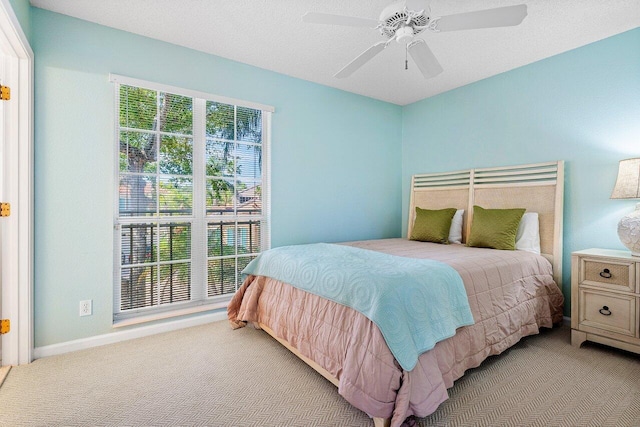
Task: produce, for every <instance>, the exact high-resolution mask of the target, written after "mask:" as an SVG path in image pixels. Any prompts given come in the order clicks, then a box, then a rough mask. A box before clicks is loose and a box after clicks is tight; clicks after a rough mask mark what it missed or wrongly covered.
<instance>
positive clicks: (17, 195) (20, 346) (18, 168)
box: [0, 0, 34, 365]
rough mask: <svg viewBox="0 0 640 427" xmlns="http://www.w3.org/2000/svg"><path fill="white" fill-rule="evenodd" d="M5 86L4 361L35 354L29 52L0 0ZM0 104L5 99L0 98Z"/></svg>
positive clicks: (0, 45) (5, 0) (4, 1)
mask: <svg viewBox="0 0 640 427" xmlns="http://www.w3.org/2000/svg"><path fill="white" fill-rule="evenodd" d="M0 51H1V52H2V53H3V54H4V55H5V58H6V62H5V71H6V76H5V78H4V79H3V84H4V85H5V86H9V87H10V88H11V100H10V101H6V102H7V103H6V104H5V106H4V107H5V108H4V112H5V115H4V123H5V126H4V135H3V141H4V147H3V149H2V152H3V154H4V159H3V160H4V161H3V169H4V170H3V173H4V176H3V181H4V187H5V188H4V189H3V191H4V194H3V197H4V199H5V200H2V201H3V202H9V203H11V216H9V217H6V218H3V219H2V222H1V223H0V226H1V227H2V248H1V250H2V252H1V256H2V283H1V286H2V317H3V318H8V319H9V320H10V321H11V331H10V332H9V333H8V334H5V335H2V338H1V339H2V363H3V364H4V365H19V364H25V363H30V362H31V360H32V358H33V344H34V340H33V194H34V193H33V180H34V173H33V172H34V169H33V103H34V102H33V80H34V78H33V59H34V55H33V51H32V50H31V47H30V46H29V42H28V40H27V37H26V36H25V34H24V32H23V31H22V27H21V26H20V23H19V22H18V19H17V17H16V15H15V13H14V11H13V8H12V7H11V4H10V2H9V0H0ZM3 102H4V101H3Z"/></svg>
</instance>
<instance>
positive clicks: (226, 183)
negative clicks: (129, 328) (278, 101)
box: [112, 76, 273, 320]
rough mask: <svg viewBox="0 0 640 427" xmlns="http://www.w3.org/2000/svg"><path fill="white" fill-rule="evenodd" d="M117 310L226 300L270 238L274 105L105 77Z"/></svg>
mask: <svg viewBox="0 0 640 427" xmlns="http://www.w3.org/2000/svg"><path fill="white" fill-rule="evenodd" d="M112 81H114V82H115V87H116V104H117V123H116V149H115V151H116V153H117V156H118V172H117V183H116V187H117V190H116V194H117V197H118V203H117V206H116V212H115V225H116V226H115V236H114V237H115V239H114V241H115V242H116V248H115V250H116V252H117V254H116V255H117V256H116V257H115V259H116V265H115V270H116V274H115V276H114V277H115V282H116V283H115V292H114V295H115V298H114V300H115V304H114V319H115V320H119V319H125V318H129V317H137V316H141V315H146V314H153V313H157V312H160V311H162V312H165V311H167V312H169V311H175V310H177V309H181V308H189V307H192V306H207V308H208V307H209V306H213V305H214V304H218V305H221V304H224V303H226V301H228V300H229V298H230V296H231V295H232V294H233V293H234V292H235V291H236V289H237V288H238V286H239V285H240V284H241V283H240V281H241V279H242V277H241V271H242V269H243V268H244V267H245V266H246V265H247V264H248V263H249V261H251V260H252V259H253V258H255V257H256V256H257V254H258V253H259V252H260V251H262V250H264V249H266V248H268V246H269V221H268V211H269V209H268V207H269V203H268V195H269V185H268V184H269V175H268V170H267V169H268V168H267V166H268V162H267V159H268V153H269V150H268V140H269V125H270V116H271V112H272V111H273V108H271V107H267V106H261V105H255V104H251V103H248V102H243V101H237V100H229V99H226V98H219V97H215V96H212V95H208V94H202V93H199V92H192V91H188V90H183V89H178V88H173V87H167V86H163V85H157V84H153V83H149V82H143V81H139V80H135V79H129V78H126V77H121V76H112Z"/></svg>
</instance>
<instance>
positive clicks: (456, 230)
mask: <svg viewBox="0 0 640 427" xmlns="http://www.w3.org/2000/svg"><path fill="white" fill-rule="evenodd" d="M463 215H464V209H458V210H457V211H456V213H455V215H453V218H452V219H451V228H450V229H449V243H462V216H463Z"/></svg>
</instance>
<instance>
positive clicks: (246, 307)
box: [228, 239, 564, 426]
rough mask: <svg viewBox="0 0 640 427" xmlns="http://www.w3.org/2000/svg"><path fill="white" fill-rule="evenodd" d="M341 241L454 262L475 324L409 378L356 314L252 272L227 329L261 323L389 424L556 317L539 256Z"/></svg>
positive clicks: (556, 298) (430, 405) (555, 298)
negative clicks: (329, 374) (230, 326)
mask: <svg viewBox="0 0 640 427" xmlns="http://www.w3.org/2000/svg"><path fill="white" fill-rule="evenodd" d="M346 244H348V245H351V246H356V247H361V248H365V249H371V250H377V251H380V252H385V253H389V254H393V255H399V256H407V257H413V258H431V259H435V260H438V261H442V262H445V263H447V264H449V265H451V266H452V267H453V268H455V269H456V270H457V271H458V273H460V275H461V276H462V279H463V281H464V284H465V288H466V290H467V294H468V296H469V304H470V306H471V311H472V313H473V316H474V320H475V322H476V323H475V324H474V325H471V326H466V327H463V328H459V329H458V331H457V332H456V335H455V336H453V337H451V338H449V339H446V340H444V341H441V342H439V343H438V344H436V346H435V347H434V348H433V349H432V350H430V351H427V352H425V353H423V354H422V355H421V356H420V358H419V359H418V364H417V365H416V367H415V368H414V369H413V370H411V371H409V372H407V371H404V370H403V369H402V368H400V366H399V365H398V363H397V362H396V361H395V359H394V358H393V355H392V354H391V352H390V350H389V348H388V347H387V345H386V344H385V341H384V338H383V337H382V334H381V333H380V331H379V330H378V328H377V326H376V325H375V324H373V323H372V322H371V321H370V320H369V319H367V318H366V317H364V316H363V315H362V314H360V313H358V312H357V311H355V310H353V309H350V308H348V307H345V306H342V305H339V304H336V303H334V302H331V301H329V300H326V299H323V298H320V297H318V296H315V295H312V294H309V293H307V292H304V291H301V290H298V289H296V288H294V287H293V286H290V285H287V284H285V283H282V282H279V281H276V280H273V279H269V278H266V277H255V276H249V277H248V278H247V279H246V280H245V282H244V284H243V285H242V287H241V288H240V289H239V290H238V292H237V293H236V295H235V296H234V298H233V300H232V301H231V303H230V304H229V307H228V314H229V320H230V322H231V324H232V326H233V327H241V326H244V324H245V323H244V322H260V323H263V324H265V325H267V326H268V327H269V328H271V329H272V330H273V331H274V332H275V334H276V335H277V336H278V337H280V338H283V339H285V340H286V341H287V342H289V343H290V344H291V345H292V346H294V347H295V348H297V349H298V350H299V351H300V352H301V353H302V354H303V355H305V356H307V357H309V358H310V359H312V360H314V361H315V362H316V363H318V364H319V365H320V366H322V367H323V368H324V369H326V370H327V371H328V372H330V373H331V374H332V375H333V376H334V377H335V378H337V379H338V381H339V386H338V392H339V393H340V394H341V395H342V396H343V397H344V398H345V399H346V400H347V401H349V402H350V403H351V404H352V405H354V406H355V407H357V408H359V409H361V410H362V411H364V412H366V413H368V414H369V415H371V416H374V417H381V418H391V425H392V426H400V425H401V424H402V423H403V421H404V420H405V419H406V418H407V417H408V416H411V415H416V416H418V417H424V416H426V415H429V414H431V413H432V412H434V411H435V410H436V409H437V407H438V406H439V405H440V404H441V403H442V402H443V401H445V400H446V399H447V398H448V394H447V389H448V388H450V387H451V386H453V382H454V381H455V380H456V379H458V378H460V377H461V376H462V375H463V374H464V372H465V371H466V370H467V369H469V368H473V367H476V366H478V365H480V363H481V362H482V361H483V360H484V359H486V358H487V357H488V356H490V355H494V354H499V353H501V352H503V351H504V350H505V349H507V348H509V347H511V346H512V345H514V344H515V343H517V342H518V341H519V340H520V339H521V338H522V337H524V336H527V335H532V334H536V333H538V329H539V327H551V326H553V324H554V323H558V322H560V321H561V320H562V305H563V302H564V299H563V296H562V293H561V292H560V290H559V289H558V287H557V285H556V284H555V282H554V281H553V278H552V275H551V264H550V263H549V262H548V261H547V260H546V259H544V258H543V257H541V256H537V255H534V254H531V253H529V252H522V251H499V250H492V249H479V248H468V247H465V246H462V245H439V244H433V243H423V242H415V241H409V240H406V239H385V240H371V241H362V242H350V243H346Z"/></svg>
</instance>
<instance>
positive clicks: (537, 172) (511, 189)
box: [407, 160, 564, 286]
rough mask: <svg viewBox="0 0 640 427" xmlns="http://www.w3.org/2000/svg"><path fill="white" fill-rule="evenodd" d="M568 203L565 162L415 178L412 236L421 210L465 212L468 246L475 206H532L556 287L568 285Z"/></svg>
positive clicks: (489, 207)
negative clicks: (565, 211)
mask: <svg viewBox="0 0 640 427" xmlns="http://www.w3.org/2000/svg"><path fill="white" fill-rule="evenodd" d="M563 202H564V162H563V161H562V160H561V161H557V162H548V163H537V164H529V165H519V166H506V167H498V168H483V169H469V170H463V171H456V172H442V173H430V174H421V175H414V176H413V177H412V179H411V200H410V205H409V223H408V231H407V236H411V229H412V227H413V220H414V217H415V210H416V209H415V208H416V206H417V207H420V208H423V209H444V208H456V209H464V210H465V212H464V222H463V227H462V239H463V240H462V241H463V242H465V241H466V238H467V236H468V235H469V231H470V230H471V223H472V222H473V206H474V205H478V206H482V207H483V208H487V209H506V208H526V209H527V212H537V213H538V217H539V222H540V249H541V252H542V255H543V256H544V257H546V258H547V259H548V260H549V261H550V262H551V264H552V265H553V276H554V279H555V281H556V283H557V284H558V285H559V286H562V216H563Z"/></svg>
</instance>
